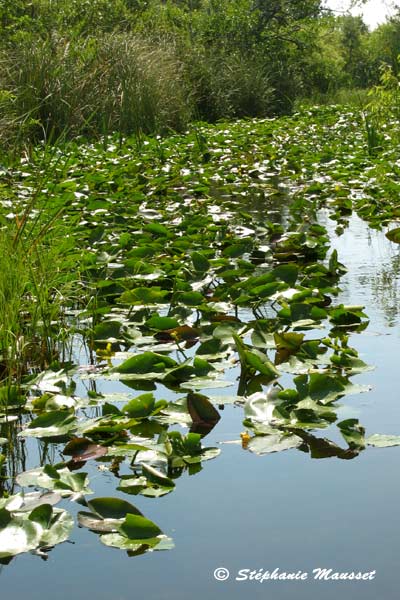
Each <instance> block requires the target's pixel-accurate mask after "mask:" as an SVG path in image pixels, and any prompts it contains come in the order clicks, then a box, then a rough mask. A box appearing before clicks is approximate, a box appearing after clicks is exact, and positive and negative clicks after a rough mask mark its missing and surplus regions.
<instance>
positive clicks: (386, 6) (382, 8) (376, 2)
mask: <svg viewBox="0 0 400 600" xmlns="http://www.w3.org/2000/svg"><path fill="white" fill-rule="evenodd" d="M325 4H326V6H327V7H329V8H331V9H333V10H335V11H346V10H347V9H348V7H349V6H350V4H351V2H350V0H325ZM394 4H395V2H393V1H392V0H368V1H367V2H366V3H365V4H361V2H360V7H358V8H354V9H352V11H351V13H352V14H353V15H362V16H363V19H364V22H365V23H366V24H367V25H368V26H369V27H370V29H374V28H375V27H376V26H377V25H379V24H380V23H383V22H384V21H385V20H386V19H387V17H390V16H391V15H393V14H394V12H395V11H394V9H393V5H394ZM338 14H340V13H338Z"/></svg>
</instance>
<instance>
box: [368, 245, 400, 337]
mask: <svg viewBox="0 0 400 600" xmlns="http://www.w3.org/2000/svg"><path fill="white" fill-rule="evenodd" d="M359 282H360V285H361V286H363V287H367V286H368V287H369V288H370V290H371V295H372V296H373V298H374V301H375V303H376V305H377V306H379V307H380V309H381V310H382V312H383V313H384V315H385V319H386V322H387V324H388V326H389V327H394V326H395V325H396V324H397V322H398V317H399V314H400V254H399V253H397V254H396V255H394V256H392V257H391V258H390V260H389V261H388V262H387V263H385V265H384V266H383V267H382V268H381V269H380V270H379V271H377V272H375V273H371V274H369V275H363V276H361V277H360V278H359Z"/></svg>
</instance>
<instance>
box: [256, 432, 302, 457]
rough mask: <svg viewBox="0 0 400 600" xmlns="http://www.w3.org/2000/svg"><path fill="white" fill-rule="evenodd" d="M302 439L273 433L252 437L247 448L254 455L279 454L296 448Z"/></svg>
mask: <svg viewBox="0 0 400 600" xmlns="http://www.w3.org/2000/svg"><path fill="white" fill-rule="evenodd" d="M302 441H303V440H302V439H301V438H300V437H298V436H297V435H286V434H282V433H275V434H270V435H263V436H259V435H257V436H256V437H252V438H251V440H250V441H249V443H248V446H247V448H248V449H249V450H250V451H251V452H254V453H255V454H269V453H271V452H281V451H282V450H290V449H291V448H297V447H298V446H300V444H301V443H302Z"/></svg>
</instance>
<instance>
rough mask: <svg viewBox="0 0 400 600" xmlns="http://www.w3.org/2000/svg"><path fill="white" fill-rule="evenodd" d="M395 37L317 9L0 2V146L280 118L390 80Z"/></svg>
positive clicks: (311, 4) (312, 4) (201, 0)
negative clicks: (304, 103)
mask: <svg viewBox="0 0 400 600" xmlns="http://www.w3.org/2000/svg"><path fill="white" fill-rule="evenodd" d="M399 31H400V18H399V17H398V16H396V17H394V18H392V19H391V20H390V21H389V22H388V23H386V24H384V25H382V26H380V27H379V28H378V29H377V30H375V31H373V32H370V31H368V29H367V27H366V26H365V25H364V23H363V22H362V19H361V18H360V17H352V16H349V15H347V16H334V15H333V14H330V13H329V11H327V10H322V9H321V6H320V1H319V0H302V1H299V0H274V1H273V2H268V3H263V2H259V1H258V0H224V1H223V2H220V1H218V2H215V1H214V0H188V1H186V0H165V1H160V0H149V1H148V2H145V1H144V0H135V1H131V0H117V1H115V2H114V1H113V2H110V1H109V0H93V1H89V0H88V1H87V2H86V1H85V2H82V1H78V0H33V1H32V2H29V3H27V2H25V0H15V1H11V0H2V1H1V2H0V124H1V131H0V141H1V143H2V145H3V146H4V145H10V144H13V143H15V141H16V140H17V139H19V141H23V142H24V143H25V144H26V143H27V141H28V140H29V139H33V140H35V139H38V138H43V137H45V138H47V139H54V137H55V136H59V135H67V136H71V135H77V134H85V135H93V134H95V135H104V134H109V133H111V132H115V131H120V132H121V133H124V134H129V133H132V132H144V133H154V132H166V131H168V130H171V129H174V130H182V129H183V128H184V127H185V126H186V125H187V123H188V122H189V121H191V120H193V119H196V120H206V121H215V120H217V119H220V118H225V119H226V118H231V117H239V118H240V117H245V116H248V117H255V116H261V117H263V116H267V115H272V114H277V113H288V112H290V111H291V110H292V109H293V106H294V104H295V103H296V101H299V99H302V98H304V97H311V98H319V99H323V98H325V99H326V98H330V97H332V96H333V95H334V94H337V93H338V91H340V90H346V89H347V90H354V89H361V90H365V89H367V88H368V87H370V86H371V85H374V84H377V83H378V82H379V78H380V70H381V67H382V64H387V65H389V66H390V67H391V68H392V69H393V72H394V74H395V75H396V74H397V70H398V62H397V56H398V54H399V51H400V47H399V39H400V36H399Z"/></svg>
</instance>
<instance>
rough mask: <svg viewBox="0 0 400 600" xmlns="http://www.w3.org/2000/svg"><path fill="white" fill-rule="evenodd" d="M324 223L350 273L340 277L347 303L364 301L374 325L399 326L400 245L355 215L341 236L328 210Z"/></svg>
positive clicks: (343, 299)
mask: <svg viewBox="0 0 400 600" xmlns="http://www.w3.org/2000/svg"><path fill="white" fill-rule="evenodd" d="M321 222H322V223H323V224H324V225H325V226H326V227H327V228H328V230H329V232H330V234H331V239H332V246H333V247H334V248H337V250H338V252H339V258H340V260H341V262H343V263H344V264H345V265H346V267H347V269H348V273H347V275H345V276H344V277H342V279H341V280H340V287H341V289H342V290H343V291H342V294H341V301H342V302H343V303H345V304H363V305H364V306H365V307H366V311H367V313H368V316H369V317H370V319H371V325H372V326H373V327H375V328H376V327H377V326H378V325H381V324H385V325H386V326H388V327H395V326H396V325H398V316H399V314H400V246H399V245H397V244H394V243H392V242H390V241H389V240H388V239H387V238H386V237H385V235H384V233H383V232H382V231H377V230H374V229H370V228H369V227H368V225H367V224H366V223H365V222H364V221H362V220H361V219H360V218H358V217H357V216H356V215H353V216H352V217H351V218H350V222H349V227H348V228H347V229H345V231H344V233H343V234H342V235H341V236H337V235H335V233H334V228H335V223H334V222H333V221H331V220H330V219H329V218H328V216H327V213H326V212H325V211H321Z"/></svg>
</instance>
